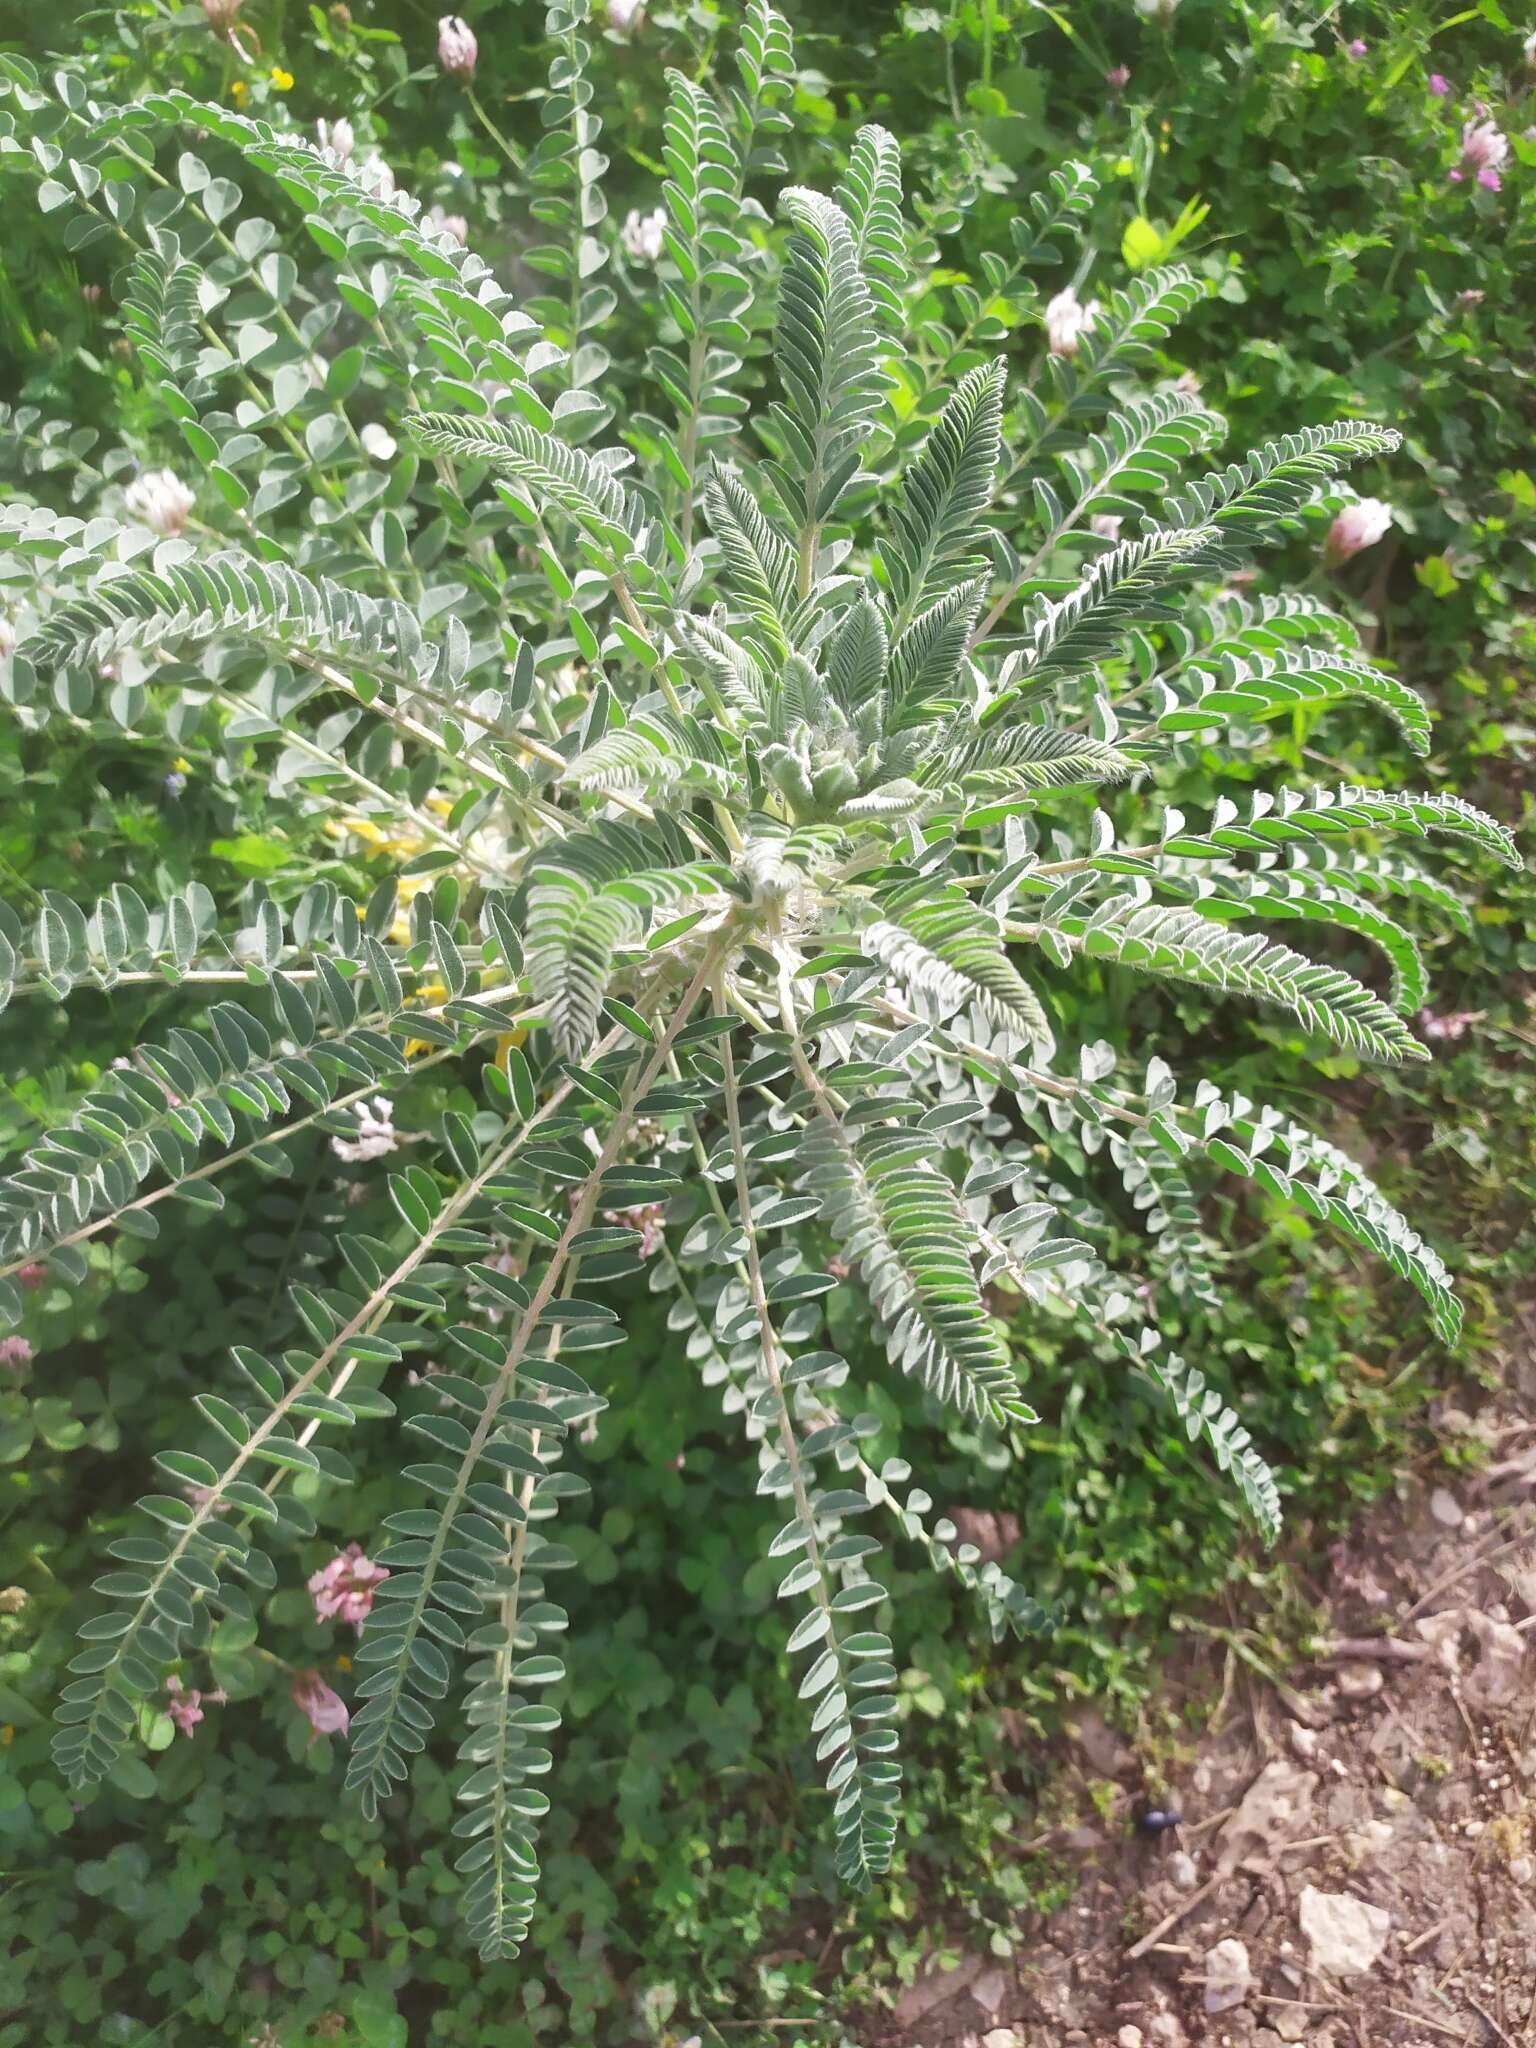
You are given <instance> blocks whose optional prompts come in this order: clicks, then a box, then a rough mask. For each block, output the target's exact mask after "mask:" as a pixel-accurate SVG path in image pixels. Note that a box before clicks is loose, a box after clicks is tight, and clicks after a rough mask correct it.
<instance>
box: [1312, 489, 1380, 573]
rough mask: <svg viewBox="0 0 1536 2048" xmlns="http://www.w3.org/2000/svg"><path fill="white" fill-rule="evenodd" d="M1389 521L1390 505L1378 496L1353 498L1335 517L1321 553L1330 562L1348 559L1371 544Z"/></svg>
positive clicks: (1374, 543) (1335, 563)
mask: <svg viewBox="0 0 1536 2048" xmlns="http://www.w3.org/2000/svg"><path fill="white" fill-rule="evenodd" d="M1391 524H1392V507H1391V506H1390V505H1387V504H1384V503H1383V502H1382V500H1381V499H1380V498H1356V500H1355V502H1354V503H1353V504H1352V505H1346V506H1345V507H1344V510H1343V511H1342V512H1341V513H1340V514H1339V516H1338V518H1337V519H1335V520H1334V522H1333V524H1332V526H1330V527H1329V529H1328V538H1327V540H1326V541H1325V542H1324V543H1323V554H1324V557H1325V559H1326V560H1327V561H1328V562H1329V563H1330V564H1331V565H1337V564H1338V563H1340V562H1347V561H1348V560H1349V558H1350V556H1351V555H1358V554H1359V553H1360V551H1361V549H1362V548H1371V547H1374V546H1375V545H1376V543H1377V541H1379V540H1380V539H1381V537H1382V535H1383V534H1384V533H1385V532H1386V530H1387V528H1388V527H1389V526H1390V525H1391Z"/></svg>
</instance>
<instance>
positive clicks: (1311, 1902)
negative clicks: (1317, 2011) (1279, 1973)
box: [1298, 1884, 1392, 1977]
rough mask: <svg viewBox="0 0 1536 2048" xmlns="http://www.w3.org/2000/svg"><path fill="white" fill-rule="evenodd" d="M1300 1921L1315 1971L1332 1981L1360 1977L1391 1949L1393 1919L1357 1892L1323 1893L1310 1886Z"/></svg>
mask: <svg viewBox="0 0 1536 2048" xmlns="http://www.w3.org/2000/svg"><path fill="white" fill-rule="evenodd" d="M1298 1917H1299V1918H1300V1921H1301V1931H1302V1933H1303V1934H1304V1935H1305V1936H1306V1937H1307V1940H1308V1941H1309V1942H1310V1944H1311V1947H1312V1967H1313V1969H1315V1970H1324V1971H1326V1972H1327V1973H1328V1975H1329V1976H1332V1977H1358V1976H1360V1975H1362V1974H1363V1972H1365V1971H1366V1970H1369V1969H1371V1968H1373V1967H1374V1965H1375V1963H1376V1960H1377V1958H1378V1957H1379V1956H1380V1954H1381V1952H1382V1950H1383V1949H1384V1948H1385V1947H1386V1945H1387V1935H1388V1934H1389V1933H1390V1931H1391V1927H1392V1916H1391V1915H1390V1914H1389V1913H1388V1912H1387V1911H1386V1910H1385V1909H1384V1908H1383V1907H1381V1906H1372V1905H1370V1904H1368V1903H1367V1901H1366V1900H1364V1899H1357V1898H1356V1897H1355V1895H1354V1893H1353V1892H1320V1891H1319V1890H1318V1889H1317V1887H1316V1886H1315V1885H1310V1884H1309V1885H1307V1886H1306V1887H1305V1888H1304V1889H1303V1891H1302V1894H1301V1901H1300V1908H1299V1914H1298Z"/></svg>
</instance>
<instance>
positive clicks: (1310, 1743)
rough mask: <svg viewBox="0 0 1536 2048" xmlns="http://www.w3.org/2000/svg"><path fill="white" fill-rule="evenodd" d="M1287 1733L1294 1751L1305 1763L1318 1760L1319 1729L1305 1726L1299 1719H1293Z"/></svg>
mask: <svg viewBox="0 0 1536 2048" xmlns="http://www.w3.org/2000/svg"><path fill="white" fill-rule="evenodd" d="M1286 1734H1287V1736H1288V1737H1289V1739H1290V1745H1291V1749H1292V1752H1293V1753H1294V1754H1295V1755H1296V1756H1299V1757H1300V1758H1301V1760H1302V1762H1303V1763H1304V1764H1310V1763H1314V1762H1315V1761H1316V1759H1317V1730H1316V1729H1315V1728H1303V1727H1302V1725H1301V1723H1300V1722H1299V1721H1293V1722H1292V1723H1291V1725H1290V1727H1289V1728H1288V1729H1287V1730H1286Z"/></svg>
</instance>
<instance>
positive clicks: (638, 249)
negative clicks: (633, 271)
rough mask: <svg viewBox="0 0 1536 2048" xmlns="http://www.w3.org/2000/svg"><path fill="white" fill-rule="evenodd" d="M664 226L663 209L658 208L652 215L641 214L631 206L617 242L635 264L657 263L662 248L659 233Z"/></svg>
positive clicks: (636, 208) (665, 221) (664, 210)
mask: <svg viewBox="0 0 1536 2048" xmlns="http://www.w3.org/2000/svg"><path fill="white" fill-rule="evenodd" d="M666 224H667V215H666V209H665V208H664V207H661V206H658V207H657V209H656V211H655V212H654V213H641V212H640V210H639V208H638V207H634V206H632V207H631V208H630V209H629V212H628V213H627V214H626V215H625V216H624V225H623V227H622V228H620V230H619V240H620V241H621V242H622V243H623V244H624V248H625V250H626V252H627V253H628V255H630V256H631V257H632V258H633V259H634V261H635V262H636V263H655V262H658V261H659V260H660V257H661V252H662V248H663V243H662V239H661V231H662V229H663V228H664V227H665V226H666Z"/></svg>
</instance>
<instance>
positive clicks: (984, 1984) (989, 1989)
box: [971, 1970, 1008, 2012]
mask: <svg viewBox="0 0 1536 2048" xmlns="http://www.w3.org/2000/svg"><path fill="white" fill-rule="evenodd" d="M1007 1990H1008V1979H1007V1978H1006V1977H1005V1976H1004V1975H1003V1973H1002V1971H1001V1970H988V1971H986V1973H985V1974H984V1975H982V1976H980V1977H978V1978H977V1979H976V1982H975V1983H974V1984H973V1985H972V1986H971V1996H972V1998H974V1999H975V2001H976V2003H977V2004H978V2005H979V2006H980V2007H981V2009H982V2011H983V2012H996V2011H997V2008H998V2007H999V2006H1000V2005H1001V2004H1002V2002H1003V1999H1004V1997H1005V1996H1006V1994H1007Z"/></svg>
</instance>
